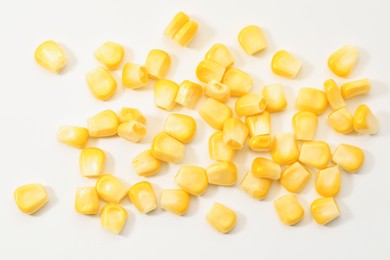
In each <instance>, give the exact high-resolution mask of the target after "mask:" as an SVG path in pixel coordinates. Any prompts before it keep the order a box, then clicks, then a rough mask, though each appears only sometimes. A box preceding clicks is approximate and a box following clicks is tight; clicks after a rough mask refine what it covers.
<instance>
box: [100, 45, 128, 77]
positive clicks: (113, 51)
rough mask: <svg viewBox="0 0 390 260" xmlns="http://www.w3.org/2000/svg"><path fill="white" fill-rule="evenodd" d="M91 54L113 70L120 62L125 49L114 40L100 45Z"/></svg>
mask: <svg viewBox="0 0 390 260" xmlns="http://www.w3.org/2000/svg"><path fill="white" fill-rule="evenodd" d="M93 55H94V56H95V58H96V59H97V60H98V61H99V62H100V63H102V64H103V65H105V66H106V67H107V69H109V70H115V69H117V68H118V67H119V65H120V63H121V62H122V59H123V56H124V55H125V49H124V48H123V47H122V46H121V45H119V44H117V43H114V42H105V43H104V44H103V45H102V46H100V47H99V48H98V49H97V50H96V51H95V52H94V53H93Z"/></svg>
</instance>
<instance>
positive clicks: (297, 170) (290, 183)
mask: <svg viewBox="0 0 390 260" xmlns="http://www.w3.org/2000/svg"><path fill="white" fill-rule="evenodd" d="M310 177H311V173H310V172H309V171H308V170H307V169H306V168H305V167H304V166H303V165H302V164H300V163H299V162H295V163H293V164H291V165H290V166H288V167H287V168H286V169H285V170H284V171H283V172H282V174H281V176H280V184H282V185H283V187H284V188H286V190H288V191H289V192H292V193H298V192H300V191H301V190H302V189H303V188H304V187H305V186H306V184H307V183H308V182H309V180H310Z"/></svg>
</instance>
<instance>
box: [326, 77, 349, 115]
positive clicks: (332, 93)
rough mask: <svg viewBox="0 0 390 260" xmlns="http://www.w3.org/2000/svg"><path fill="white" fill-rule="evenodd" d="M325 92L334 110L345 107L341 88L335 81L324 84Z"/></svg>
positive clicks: (331, 80)
mask: <svg viewBox="0 0 390 260" xmlns="http://www.w3.org/2000/svg"><path fill="white" fill-rule="evenodd" d="M324 91H325V95H326V98H327V99H328V103H329V105H330V107H331V108H332V109H333V110H337V109H340V108H342V107H345V102H344V99H343V97H342V96H341V92H340V88H339V86H337V84H336V82H335V81H334V80H333V79H328V80H327V81H325V82H324Z"/></svg>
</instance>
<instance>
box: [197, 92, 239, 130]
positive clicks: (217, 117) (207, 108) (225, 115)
mask: <svg viewBox="0 0 390 260" xmlns="http://www.w3.org/2000/svg"><path fill="white" fill-rule="evenodd" d="M199 114H200V116H201V117H202V118H203V119H204V121H206V123H207V124H209V125H210V126H211V127H213V128H215V129H217V130H222V128H223V125H224V123H225V121H226V120H228V119H229V118H231V117H232V110H231V109H230V107H229V106H227V105H225V104H224V103H221V102H219V101H217V100H215V99H213V98H208V99H207V101H206V102H205V103H204V104H203V106H202V107H201V108H200V110H199Z"/></svg>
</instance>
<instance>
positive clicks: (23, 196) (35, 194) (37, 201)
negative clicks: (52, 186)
mask: <svg viewBox="0 0 390 260" xmlns="http://www.w3.org/2000/svg"><path fill="white" fill-rule="evenodd" d="M14 198H15V202H16V205H17V206H18V208H19V209H20V210H21V211H22V212H23V213H26V214H33V213H34V212H36V211H38V210H39V209H40V208H42V207H43V206H44V205H45V204H46V203H47V201H48V200H49V197H48V195H47V192H46V190H45V187H44V186H43V185H42V184H38V183H32V184H27V185H24V186H21V187H19V188H17V189H16V190H15V193H14Z"/></svg>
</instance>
